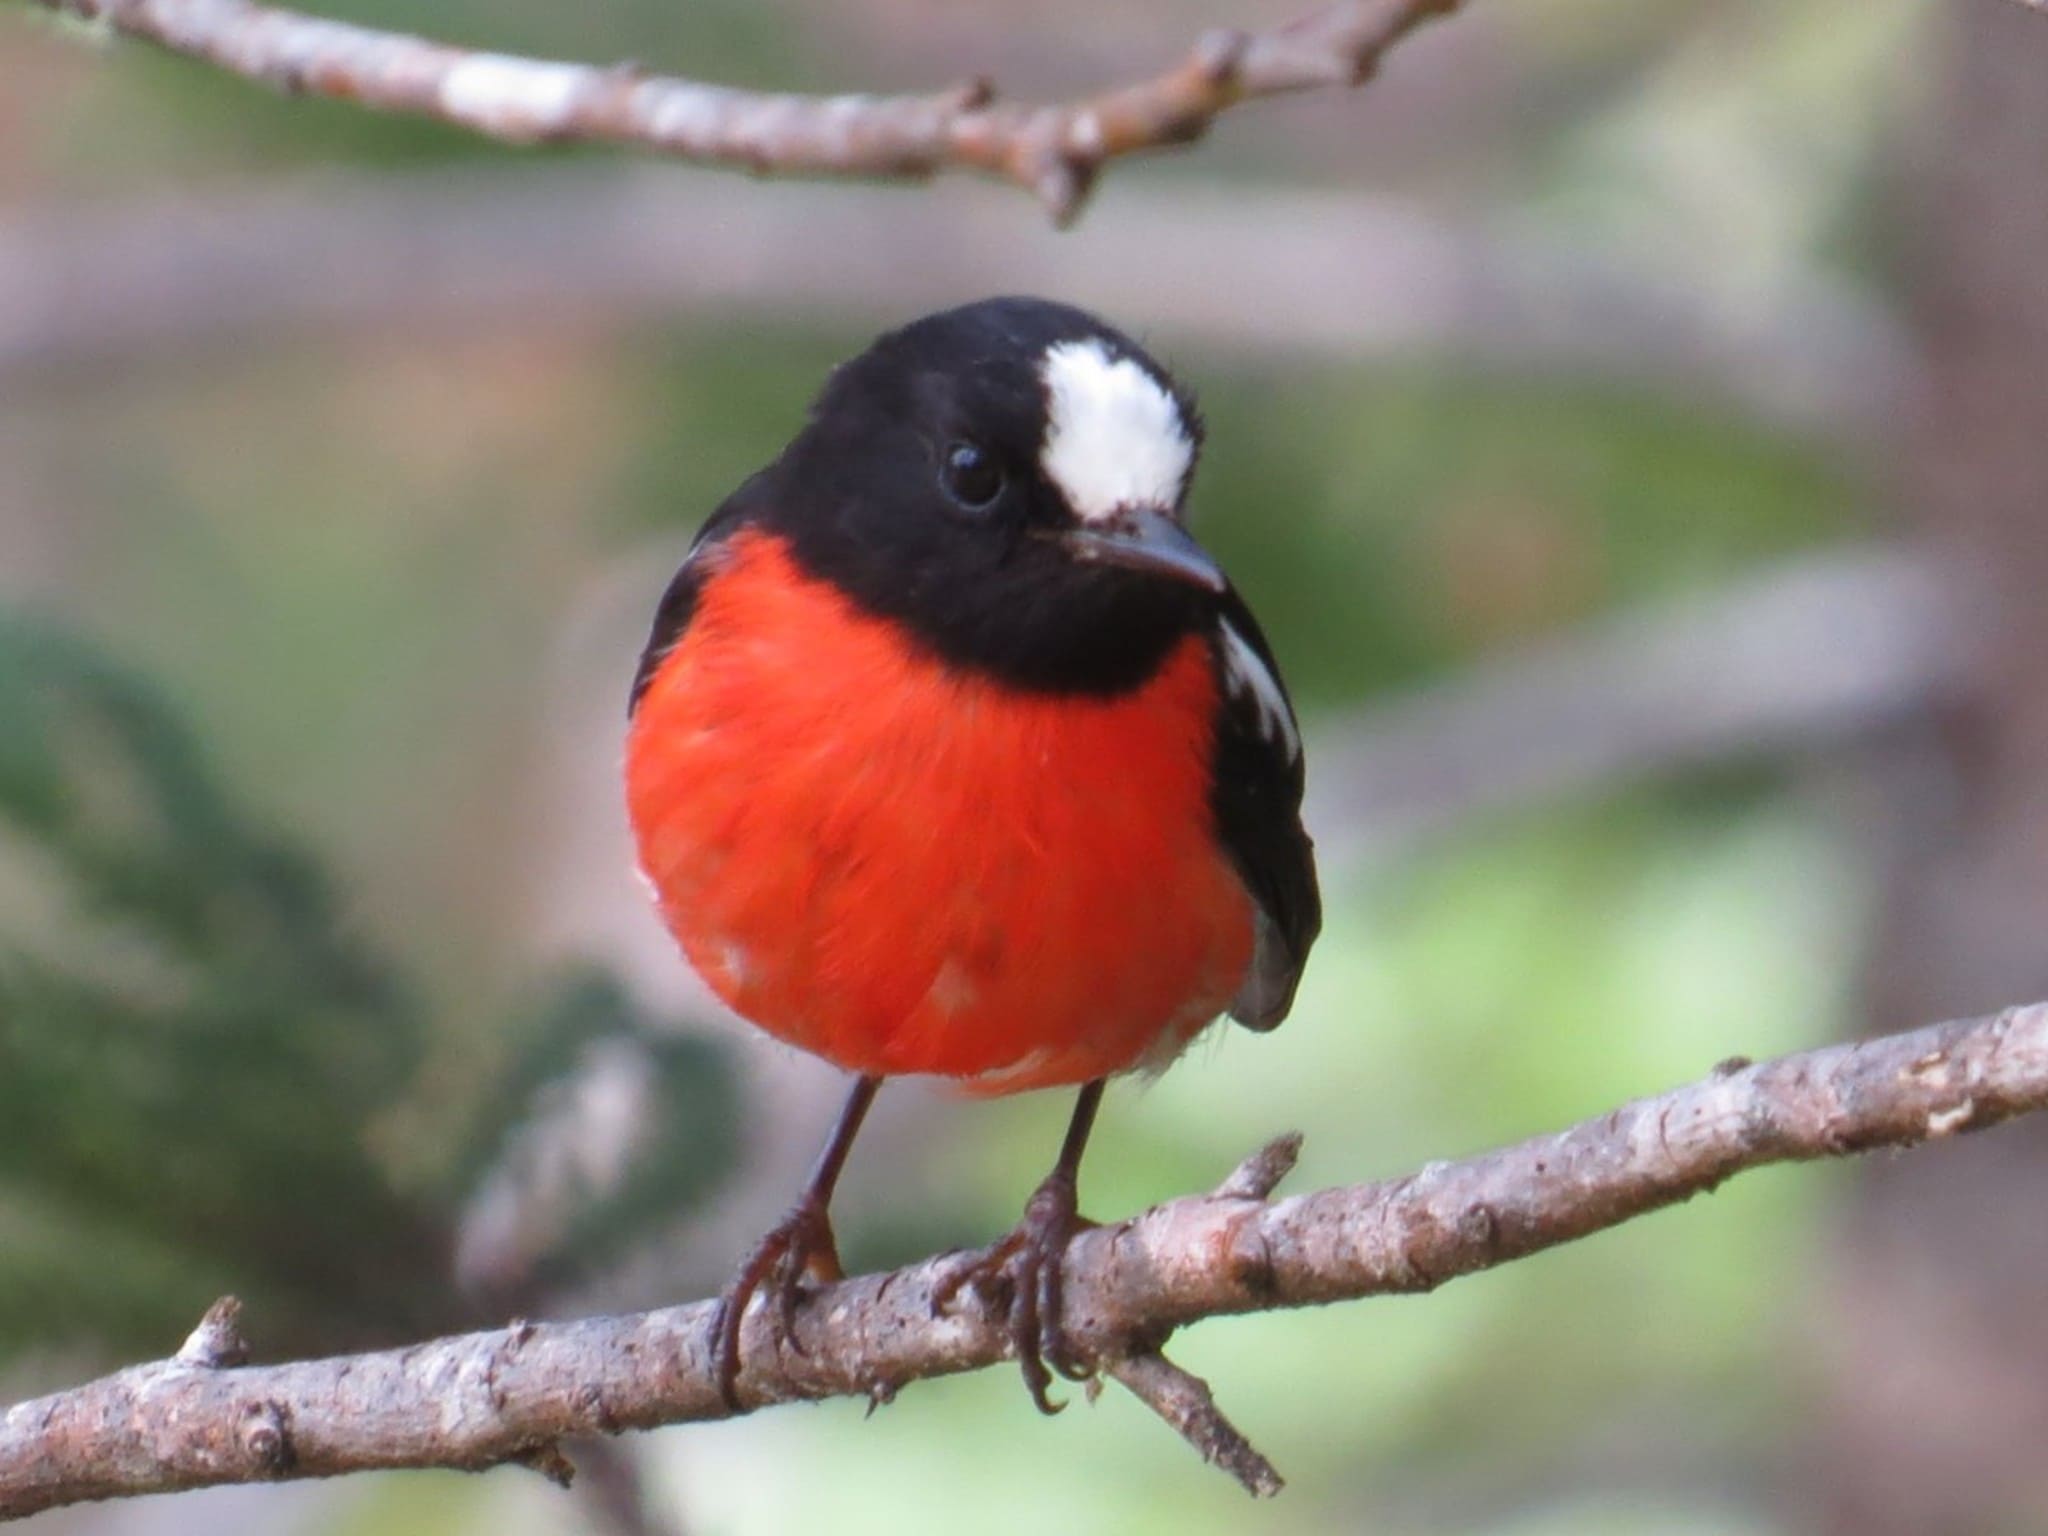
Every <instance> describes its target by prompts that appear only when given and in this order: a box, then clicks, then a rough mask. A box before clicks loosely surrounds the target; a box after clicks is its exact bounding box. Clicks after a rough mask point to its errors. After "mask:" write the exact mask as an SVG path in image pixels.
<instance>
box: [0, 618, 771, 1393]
mask: <svg viewBox="0 0 2048 1536" xmlns="http://www.w3.org/2000/svg"><path fill="white" fill-rule="evenodd" d="M0 721H4V722H5V729H4V730H0V914H4V917H0V1126H4V1127H5V1131H6V1134H5V1135H4V1136H0V1360H4V1359H5V1357H6V1356H7V1355H8V1354H10V1353H13V1352H17V1351H20V1350H22V1349H24V1348H26V1347H28V1346H31V1345H34V1346H38V1347H44V1348H47V1347H51V1346H54V1345H58V1344H73V1345H87V1346H91V1347H93V1348H95V1349H106V1350H113V1351H123V1352H127V1351H161V1350H163V1349H164V1348H165V1347H166V1346H167V1345H168V1344H169V1343H171V1342H174V1341H175V1340H176V1338H177V1337H178V1336H179V1331H180V1329H181V1327H188V1326H190V1324H191V1323H192V1322H193V1321H195V1320H196V1318H197V1315H198V1313H199V1311H200V1310H202V1309H203V1308H204V1307H205V1305H206V1304H207V1303H208V1302H209V1301H210V1300H211V1299H212V1298H213V1297H215V1296H217V1295H221V1294H225V1293H228V1292H238V1293H240V1294H243V1295H244V1296H246V1297H247V1298H249V1300H250V1301H251V1302H252V1303H253V1304H254V1307H253V1313H252V1325H253V1327H254V1329H255V1331H256V1332H257V1334H258V1335H259V1337H260V1338H261V1339H262V1340H263V1341H264V1343H265V1344H266V1345H267V1346H269V1347H271V1348H276V1349H297V1350H303V1349H331V1348H339V1347H344V1346H346V1345H350V1344H356V1343H362V1342H366V1341H371V1340H386V1341H388V1340H391V1339H395V1338H399V1337H403V1336H406V1335H410V1334H416V1333H418V1332H420V1331H422V1330H425V1329H429V1328H432V1327H435V1326H437V1325H447V1324H449V1323H452V1322H454V1321H457V1320H460V1319H462V1318H464V1317H467V1316H469V1315H470V1314H471V1312H472V1310H473V1307H472V1303H470V1302H468V1301H466V1300H465V1299H464V1298H462V1297H461V1296H460V1295H459V1294H458V1293H457V1291H456V1289H455V1284H454V1275H453V1273H452V1272H451V1268H450V1261H451V1251H452V1247H453V1245H454V1243H455V1241H456V1237H457V1230H458V1218H459V1215H460V1210H459V1203H460V1201H461V1199H462V1197H463V1196H464V1194H465V1193H466V1192H467V1191H468V1190H469V1189H470V1188H471V1187H472V1186H473V1185H475V1184H477V1183H480V1182H481V1181H483V1180H484V1179H485V1178H487V1177H490V1176H492V1175H493V1174H494V1172H495V1171H496V1169H497V1164H498V1163H499V1161H500V1160H501V1159H502V1158H503V1156H504V1147H505V1143H506V1142H507V1141H508V1140H511V1139H514V1138H516V1136H517V1135H518V1134H519V1132H520V1130H521V1127H522V1125H523V1122H524V1121H525V1120H526V1119H527V1118H528V1117H530V1116H531V1115H533V1114H534V1113H535V1111H536V1108H537V1106H544V1104H545V1101H546V1099H547V1097H548V1095H549V1094H550V1093H551V1092H555V1091H556V1090H557V1088H558V1084H559V1081H560V1080H561V1079H563V1078H565V1077H567V1076H568V1075H570V1073H571V1071H572V1069H573V1068H574V1066H575V1064H576V1062H575V1056H576V1052H577V1051H579V1050H581V1049H585V1048H588V1047H590V1046H591V1045H592V1044H593V1043H594V1042H599V1041H606V1040H609V1041H618V1042H642V1043H644V1045H643V1048H644V1049H645V1051H646V1052H647V1054H648V1057H649V1059H650V1061H651V1062H653V1063H655V1065H656V1070H655V1071H654V1072H653V1074H652V1075H651V1077H650V1079H649V1081H648V1084H647V1095H648V1103H647V1105H646V1106H645V1108H644V1110H643V1113H644V1114H645V1115H646V1116H647V1121H648V1127H649V1129H648V1134H647V1136H646V1138H645V1142H646V1144H645V1145H644V1146H641V1147H637V1148H634V1149H633V1152H632V1156H631V1157H630V1158H629V1159H627V1160H625V1161H624V1162H623V1163H622V1164H621V1166H619V1167H618V1168H616V1169H614V1170H610V1171H609V1174H608V1177H606V1178H595V1179H591V1180H587V1181H585V1184H584V1186H583V1187H580V1188H579V1189H578V1190H577V1194H578V1197H579V1202H578V1208H577V1211H576V1214H575V1220H574V1221H573V1222H572V1223H570V1224H568V1225H567V1226H566V1227H564V1228H563V1229H562V1230H559V1231H544V1232H542V1233H541V1234H539V1241H538V1243H537V1246H536V1248H535V1251H534V1252H533V1254H532V1256H531V1258H532V1265H531V1267H530V1269H529V1270H528V1271H527V1272H525V1273H523V1274H522V1275H521V1276H520V1279H521V1281H522V1283H523V1285H522V1294H523V1295H524V1296H526V1297H527V1299H528V1300H529V1302H530V1301H532V1300H535V1299H538V1298H539V1296H541V1295H543V1294H544V1290H543V1289H542V1287H544V1285H545V1284H546V1283H547V1282H548V1281H549V1280H553V1279H560V1278H564V1277H566V1276H568V1275H570V1274H573V1273H581V1272H583V1271H582V1268H581V1266H582V1265H583V1264H584V1263H585V1262H586V1261H588V1260H591V1259H598V1260H601V1259H603V1258H605V1257H608V1256H609V1255H610V1254H611V1253H612V1252H613V1251H615V1249H616V1247H617V1246H618V1244H619V1242H620V1241H622V1235H623V1234H625V1233H630V1232H636V1231H640V1230H643V1229H644V1227H645V1226H646V1225H647V1224H650V1223H652V1222H655V1221H657V1220H658V1219H660V1218H661V1217H663V1216H665V1215H673V1214H674V1213H676V1212H677V1211H679V1210H683V1209H687V1208H688V1206H689V1205H690V1204H691V1203H692V1202H693V1201H694V1200H696V1199H697V1198H699V1197H701V1196H702V1195H703V1194H704V1193H705V1192H706V1191H707V1190H708V1189H709V1188H710V1187H712V1186H713V1185H715V1183H716V1182H717V1180H718V1178H719V1177H720V1176H721V1175H722V1173H723V1170H724V1167H725V1164H726V1161H727V1160H728V1158H729V1147H730V1144H731V1130H732V1118H733V1115H732V1107H731V1100H732V1094H733V1091H734V1089H733V1083H732V1079H731V1074H730V1072H729V1071H728V1069H727V1067H726V1063H725V1061H724V1057H723V1054H722V1053H721V1052H720V1051H718V1050H717V1049H716V1048H715V1047H713V1046H711V1045H709V1044H707V1043H705V1042H702V1041H695V1040H672V1039H663V1038H661V1037H660V1035H659V1033H658V1032H657V1031H656V1030H655V1029H654V1028H653V1027H651V1025H650V1021H648V1020H647V1019H645V1018H643V1017H642V1016H641V1015H640V1014H639V1013H638V1012H637V1011H636V1010H635V1009H634V1008H633V1007H632V1006H631V1005H630V1004H629V1003H628V1001H627V1000H626V999H625V997H624V996H623V994H621V993H620V992H619V990H618V989H617V987H616V985H615V984H613V983H611V982H610V981H609V980H608V979H606V978H604V977H602V976H596V975H587V974H585V975H577V976H573V977H570V978H567V979H566V980H565V981H564V982H563V983H561V984H560V985H559V986H558V987H557V988H556V990H555V991H554V993H553V995H551V996H550V997H548V998H547V1000H546V1001H545V1003H544V1004H543V1005H542V1006H541V1007H540V1008H539V1009H537V1010H536V1012H535V1017H534V1018H533V1019H532V1020H530V1021H528V1022H527V1023H526V1024H524V1025H521V1024H519V1023H518V1022H517V1021H515V1022H514V1024H513V1025H512V1026H511V1027H510V1028H509V1030H508V1033H509V1035H510V1036H511V1040H512V1042H513V1043H512V1045H511V1048H510V1050H509V1051H508V1060H509V1062H510V1066H509V1070H508V1073H507V1076H506V1080H505V1082H504V1083H503V1084H502V1086H501V1088H500V1090H499V1091H498V1092H497V1093H496V1094H495V1095H494V1096H493V1098H492V1100H491V1101H490V1103H491V1106H492V1107H493V1108H494V1109H495V1117H484V1118H480V1119H479V1121H478V1123H477V1126H476V1129H475V1131H474V1133H473V1136H472V1145H471V1149H470V1153H469V1155H468V1157H467V1158H466V1159H465V1161H464V1162H463V1163H461V1164H460V1165H459V1166H458V1167H457V1168H456V1170H455V1176H454V1177H453V1178H448V1177H441V1178H440V1179H439V1180H438V1182H436V1181H434V1180H432V1179H426V1178H422V1177H420V1176H419V1173H418V1171H417V1170H416V1171H415V1172H414V1173H413V1174H412V1175H411V1176H407V1175H406V1174H405V1173H404V1172H403V1171H402V1170H400V1169H397V1168H394V1167H393V1166H391V1163H390V1161H389V1160H388V1159H385V1158H382V1157H380V1156H379V1155H378V1149H377V1141H378V1131H379V1126H380V1123H381V1122H382V1121H384V1120H385V1119H386V1118H387V1117H389V1116H390V1115H392V1113H393V1112H394V1110H395V1109H396V1108H397V1107H398V1106H401V1105H403V1104H404V1103H405V1102H406V1101H407V1099H408V1098H409V1097H411V1096H412V1095H413V1094H414V1092H415V1090H416V1084H417V1078H418V1075H419V1073H420V1071H421V1068H422V1065H423V1063H424V1061H425V1057H426V1045H427V1038H428V1035H429V1025H428V1022H427V1020H426V1019H425V1018H424V1016H423V1014H422V1011H421V1009H420V1006H419V1004H418V1002H417V1000H416V998H415V996H414V994H413V992H412V990H411V989H410V988H408V987H407V986H406V985H405V984H404V983H403V981H402V980H401V979H400V978H399V977H398V976H397V975H396V974H395V973H394V970H393V967H392V966H391V965H390V964H389V963H388V962H387V961H385V960H383V959H382V958H380V957H379V956H378V955H377V954H375V953H374V951H373V949H372V947H371V946H370V945H368V944H367V943H366V942H364V941H363V940H362V939H361V938H360V937H359V936H357V935H356V934H354V933H353V932H351V930H350V925H349V924H348V923H347V922H346V921H345V920H344V919H343V917H342V916H341V912H340V909H339V904H338V902H337V900H336V897H335V894H334V891H333V888H332V884H331V882H330V881H329V880H328V879H327V878H326V877H325V876H324V875H323V874H322V872H321V871H320V870H319V868H318V867H317V864H316V862H315V860H314V859H313V858H312V857H311V856H310V855H309V854H308V853H307V852H305V851H304V850H302V849H298V848H294V847H291V846H289V845H288V844H286V843H285V842H283V841H282V840H280V839H279V838H277V837H276V836H275V835H273V834H271V833H268V832H267V831H265V830H263V829H261V828H259V827H257V826H256V825H254V824H253V823H252V822H251V821H250V820H249V819H248V818H247V817H246V816H244V815H243V814H242V813H240V812H239V811H238V810H237V809H236V808H235V807H234V805H233V804H232V803H231V801H230V800H229V798H228V797H227V795H226V792H225V791H224V790H223V789H222V787H221V786H220V785H219V784H218V783H217V782H216V781H215V780H214V779H213V777H212V776H211V775H210V774H209V773H208V772H207V771H206V769H205V768H204V766H203V764H202V762H201V761H200V756H199V754H198V752H197V751H196V749H195V745H194V743H193V741H192V740H191V738H190V736H189V734H188V733H187V732H186V731H185V730H184V729H183V728H182V727H181V726H180V725H179V723H178V721H177V720H176V719H175V718H174V717H173V716H172V714H171V713H170V712H169V711H168V709H167V708H166V706H165V705H164V704H163V702H162V701H161V699H160V698H159V697H158V696H157V695H156V693H155V692H154V691H153V690H152V689H151V688H150V687H149V686H148V685H146V684H145V683H144V682H143V681H142V680H141V679H140V678H139V677H137V676H135V675H134V674H132V673H130V672H128V671H126V670H124V669H122V668H120V667H118V666H116V665H114V664H113V663H111V662H110V661H108V660H107V659H106V658H105V657H104V656H103V655H101V654H100V653H99V652H98V651H97V650H95V649H94V648H93V647H91V646H89V645H88V644H86V643H85V642H83V641H82V640H80V639H79V638H78V637H77V636H76V635H74V634H72V633H71V632H69V631H68V630H67V629H65V628H64V627H63V626H61V625H58V624H56V623H53V622H50V621H48V620H45V619H41V618H37V617H33V616H30V615H27V614H23V613H20V612H17V611H13V610H9V609H4V608H0Z"/></svg>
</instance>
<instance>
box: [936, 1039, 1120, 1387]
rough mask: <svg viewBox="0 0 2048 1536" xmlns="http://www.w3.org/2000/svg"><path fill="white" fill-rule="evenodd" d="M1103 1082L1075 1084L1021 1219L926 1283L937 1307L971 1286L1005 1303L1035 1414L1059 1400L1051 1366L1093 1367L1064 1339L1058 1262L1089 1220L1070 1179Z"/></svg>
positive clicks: (1084, 1373) (1065, 1372)
mask: <svg viewBox="0 0 2048 1536" xmlns="http://www.w3.org/2000/svg"><path fill="white" fill-rule="evenodd" d="M1102 1086H1103V1080H1102V1079H1101V1078H1097V1079H1096V1080H1095V1081H1094V1082H1092V1083H1089V1084H1088V1085H1087V1086H1086V1087H1084V1088H1083V1089H1082V1090H1081V1097H1080V1098H1079V1099H1078V1100H1076V1101H1075V1104H1074V1118H1073V1119H1072V1120H1070V1121H1069V1122H1068V1123H1067V1139H1066V1140H1065V1141H1064V1142H1063V1143H1061V1145H1060V1155H1059V1161H1058V1162H1056V1163H1054V1164H1053V1167H1052V1172H1051V1173H1049V1174H1047V1175H1046V1176H1045V1181H1044V1182H1043V1183H1041V1184H1040V1185H1039V1186H1038V1188H1037V1189H1036V1190H1035V1191H1033V1192H1032V1196H1031V1198H1030V1200H1029V1201H1027V1202H1026V1203H1025V1206H1024V1219H1023V1220H1022V1221H1020V1222H1018V1223H1017V1225H1016V1227H1015V1229H1014V1230H1012V1231H1011V1232H1009V1233H1008V1234H1007V1235H1005V1236H1004V1237H1001V1238H998V1239H997V1240H996V1242H995V1244H994V1246H992V1247H989V1248H986V1249H983V1250H982V1251H981V1252H980V1253H975V1254H968V1255H966V1256H964V1257H963V1258H962V1259H961V1260H960V1261H959V1262H958V1263H957V1264H956V1265H955V1266H954V1267H953V1268H951V1269H949V1270H948V1271H947V1272H946V1273H944V1274H943V1275H941V1276H940V1277H939V1279H938V1281H937V1283H936V1284H935V1285H934V1286H933V1288H932V1298H933V1300H934V1302H935V1303H936V1304H937V1306H938V1307H939V1308H940V1309H942V1310H943V1309H946V1308H949V1307H951V1306H952V1304H953V1302H954V1301H955V1299H956V1298H957V1297H958V1296H959V1294H960V1292H961V1291H962V1290H963V1289H965V1288H967V1287H970V1286H971V1287H972V1288H973V1289H974V1290H976V1291H977V1292H980V1293H982V1294H984V1295H987V1296H990V1297H993V1298H997V1299H998V1304H999V1305H1002V1306H1005V1307H1007V1308H1008V1309H1009V1325H1010V1340H1011V1344H1012V1346H1013V1347H1014V1348H1015V1351H1016V1355H1017V1364H1018V1365H1019V1366H1020V1367H1021V1368H1022V1369H1023V1372H1024V1385H1025V1386H1026V1387H1028V1388H1029V1389H1030V1391H1031V1400H1032V1401H1033V1402H1034V1403H1036V1404H1037V1405H1038V1411H1039V1412H1040V1413H1058V1412H1059V1411H1060V1409H1062V1408H1064V1407H1065V1406H1066V1404H1064V1403H1055V1402H1054V1401H1053V1400H1052V1399H1051V1398H1050V1397H1049V1396H1047V1395H1046V1394H1047V1389H1048V1388H1049V1387H1051V1385H1052V1373H1053V1371H1058V1372H1059V1373H1060V1374H1061V1375H1062V1376H1064V1377H1066V1378H1067V1379H1068V1380H1069V1381H1086V1380H1087V1379H1088V1378H1089V1377H1090V1376H1092V1375H1093V1374H1094V1370H1093V1368H1092V1367H1091V1366H1090V1365H1089V1364H1088V1363H1087V1362H1086V1361H1085V1360H1082V1359H1081V1358H1080V1357H1079V1356H1077V1355H1076V1354H1075V1352H1074V1350H1073V1347H1072V1346H1071V1345H1070V1344H1069V1343H1068V1341H1067V1335H1066V1326H1065V1321H1064V1309H1065V1300H1066V1298H1065V1281H1064V1278H1063V1273H1062V1264H1063V1261H1064V1260H1065V1258H1066V1253H1067V1243H1068V1242H1069V1241H1070V1240H1071V1239H1072V1238H1073V1236H1074V1234H1075V1233H1077V1232H1080V1231H1082V1230H1084V1229H1085V1228H1087V1227H1091V1226H1093V1225H1094V1223H1093V1222H1091V1221H1088V1220H1087V1219H1086V1218H1084V1217H1083V1216H1081V1215H1080V1213H1079V1211H1078V1209H1077V1204H1078V1196H1077V1194H1076V1191H1075V1179H1076V1176H1077V1175H1078V1174H1079V1172H1080V1168H1081V1154H1082V1152H1083V1151H1085V1150H1086V1149H1087V1146H1088V1133H1089V1132H1090V1131H1091V1130H1093V1129H1094V1127H1095V1111H1096V1109H1097V1108H1098V1107H1100V1105H1101V1103H1102ZM1048 1367H1050V1369H1048Z"/></svg>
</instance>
